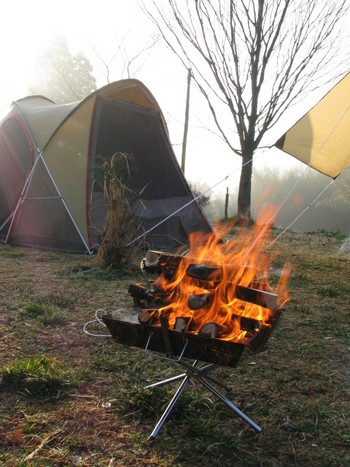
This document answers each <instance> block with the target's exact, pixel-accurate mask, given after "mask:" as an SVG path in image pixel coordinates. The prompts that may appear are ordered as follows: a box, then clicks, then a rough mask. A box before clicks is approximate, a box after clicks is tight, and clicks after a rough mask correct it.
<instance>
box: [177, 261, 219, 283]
mask: <svg viewBox="0 0 350 467" xmlns="http://www.w3.org/2000/svg"><path fill="white" fill-rule="evenodd" d="M222 272H223V270H222V267H221V266H208V265H206V264H190V265H189V266H188V268H187V270H186V274H187V276H189V277H193V278H194V279H199V280H203V281H211V282H220V281H221V279H222Z"/></svg>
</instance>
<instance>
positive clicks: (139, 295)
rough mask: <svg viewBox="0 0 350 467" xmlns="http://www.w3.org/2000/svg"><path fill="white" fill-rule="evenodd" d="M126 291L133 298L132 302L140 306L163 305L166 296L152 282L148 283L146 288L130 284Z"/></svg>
mask: <svg viewBox="0 0 350 467" xmlns="http://www.w3.org/2000/svg"><path fill="white" fill-rule="evenodd" d="M128 293H129V295H130V296H131V297H132V298H133V300H134V304H135V305H137V306H141V307H145V306H147V305H149V304H155V305H164V304H165V303H166V298H167V294H166V293H165V292H164V291H163V290H161V289H159V288H157V287H156V286H154V285H153V284H150V285H149V287H148V288H146V287H143V286H141V285H137V284H130V285H129V289H128Z"/></svg>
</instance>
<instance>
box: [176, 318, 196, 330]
mask: <svg viewBox="0 0 350 467" xmlns="http://www.w3.org/2000/svg"><path fill="white" fill-rule="evenodd" d="M191 320H192V318H191V317H190V316H178V317H177V318H176V320H175V326H174V331H178V332H185V331H187V329H188V327H189V325H190V324H191Z"/></svg>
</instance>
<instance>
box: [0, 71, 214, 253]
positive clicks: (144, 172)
mask: <svg viewBox="0 0 350 467" xmlns="http://www.w3.org/2000/svg"><path fill="white" fill-rule="evenodd" d="M118 152H122V153H127V154H131V155H132V157H133V159H134V165H135V172H134V173H133V174H132V178H131V180H130V186H129V188H130V189H132V190H135V191H137V190H140V191H137V192H141V191H142V197H141V201H140V202H139V205H138V206H136V209H137V215H138V216H139V217H140V218H141V219H142V221H143V227H144V230H145V231H148V230H150V229H153V227H154V226H155V225H157V224H158V223H161V224H160V225H159V226H158V227H157V228H155V229H153V230H152V231H151V232H149V233H148V234H147V237H146V242H148V244H150V245H152V247H153V246H154V247H164V246H170V245H174V244H179V243H187V241H188V236H189V234H190V233H191V232H194V231H203V232H207V233H209V232H211V231H212V227H211V225H210V222H209V221H208V219H207V218H206V216H205V215H204V214H203V212H202V210H201V208H200V206H199V204H198V203H197V202H196V201H195V200H194V198H193V194H192V193H191V190H190V188H189V186H188V184H187V182H186V180H185V178H184V176H183V174H182V172H181V169H180V167H179V165H178V162H177V160H176V157H175V155H174V152H173V150H172V147H171V144H170V141H169V135H168V130H167V127H166V124H165V121H164V117H163V114H162V112H161V109H160V108H159V106H158V103H157V102H156V100H155V98H154V97H153V95H152V94H151V93H150V91H149V90H148V89H147V88H146V86H144V85H143V84H142V83H141V82H140V81H138V80H133V79H129V80H122V81H118V82H115V83H112V84H109V85H107V86H105V87H103V88H101V89H99V90H97V91H95V92H94V93H92V94H91V95H90V96H88V97H87V98H85V99H83V100H82V101H80V102H75V103H72V104H65V105H58V104H55V103H53V102H52V101H50V100H49V99H47V98H45V97H43V96H29V97H26V98H24V99H20V100H18V101H16V102H14V103H13V105H12V108H11V110H10V112H9V114H8V115H7V116H6V117H5V118H4V119H3V120H2V121H1V122H0V239H2V240H3V241H6V242H8V243H13V244H18V245H24V246H31V247H38V248H46V249H55V250H64V251H74V252H80V251H81V252H83V251H86V250H89V251H91V250H93V249H94V248H96V247H97V248H98V232H99V231H101V229H102V227H103V225H104V222H105V218H106V213H107V210H108V207H109V206H108V200H106V197H105V193H104V190H103V180H101V171H99V170H98V168H99V167H101V165H103V163H105V162H108V161H110V160H111V157H112V156H113V154H115V153H118ZM187 204H188V206H186V207H185V208H183V206H185V205H187ZM182 208H183V209H182ZM173 213H176V214H175V215H173V216H172V214H173ZM169 216H170V217H169ZM168 217H169V219H167V220H166V222H164V223H162V220H164V219H166V218H168Z"/></svg>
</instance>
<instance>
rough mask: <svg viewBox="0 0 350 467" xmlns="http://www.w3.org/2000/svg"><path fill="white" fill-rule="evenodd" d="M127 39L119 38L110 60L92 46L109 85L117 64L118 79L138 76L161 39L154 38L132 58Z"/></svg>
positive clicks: (124, 37) (125, 37)
mask: <svg viewBox="0 0 350 467" xmlns="http://www.w3.org/2000/svg"><path fill="white" fill-rule="evenodd" d="M126 39H127V35H125V36H123V37H122V38H121V39H119V38H118V37H117V40H116V48H115V51H114V52H113V53H112V54H111V56H110V57H109V58H108V59H106V58H104V57H103V56H102V55H101V53H100V52H99V51H98V50H97V48H96V47H95V46H94V45H92V50H93V52H94V54H95V55H96V57H97V59H98V61H99V62H100V66H101V72H102V73H103V74H104V76H105V78H106V82H107V84H108V83H110V82H111V76H112V75H113V72H112V67H113V65H114V66H115V65H116V64H117V66H118V70H119V77H118V79H122V78H132V77H134V76H136V75H137V74H138V73H139V72H140V70H141V69H142V66H143V65H144V63H145V61H147V58H148V53H149V51H150V50H151V49H152V48H153V47H154V46H155V45H156V44H157V42H158V41H159V39H160V37H159V36H156V37H152V38H151V40H150V42H149V43H148V44H142V48H139V49H138V50H137V51H135V52H134V54H133V55H132V57H131V58H130V51H129V50H128V49H129V47H128V45H127V44H125V42H126Z"/></svg>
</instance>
